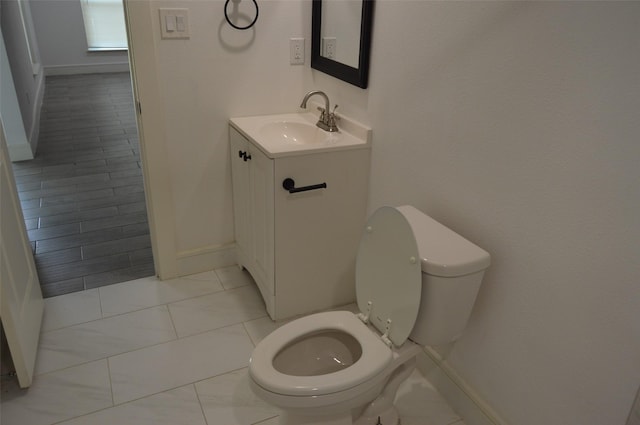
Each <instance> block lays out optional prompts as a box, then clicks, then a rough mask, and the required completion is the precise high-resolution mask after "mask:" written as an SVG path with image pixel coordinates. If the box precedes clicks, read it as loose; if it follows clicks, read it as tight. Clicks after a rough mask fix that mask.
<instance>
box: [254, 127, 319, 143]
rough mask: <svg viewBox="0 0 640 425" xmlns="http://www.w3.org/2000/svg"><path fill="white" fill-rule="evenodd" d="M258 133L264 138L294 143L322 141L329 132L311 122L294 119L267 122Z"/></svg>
mask: <svg viewBox="0 0 640 425" xmlns="http://www.w3.org/2000/svg"><path fill="white" fill-rule="evenodd" d="M260 133H261V134H262V135H263V136H264V137H265V138H268V139H272V140H274V141H275V140H280V141H281V142H282V143H292V144H294V145H306V144H315V143H324V142H326V141H327V139H328V138H329V135H330V134H331V133H329V132H326V131H324V130H322V129H321V128H319V127H318V126H315V125H313V124H307V123H302V122H294V121H280V122H269V123H267V124H265V125H263V126H262V127H261V128H260Z"/></svg>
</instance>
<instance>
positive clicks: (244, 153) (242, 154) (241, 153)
mask: <svg viewBox="0 0 640 425" xmlns="http://www.w3.org/2000/svg"><path fill="white" fill-rule="evenodd" d="M238 157H240V158H242V160H243V161H244V162H247V161H249V160H250V159H251V154H247V151H238Z"/></svg>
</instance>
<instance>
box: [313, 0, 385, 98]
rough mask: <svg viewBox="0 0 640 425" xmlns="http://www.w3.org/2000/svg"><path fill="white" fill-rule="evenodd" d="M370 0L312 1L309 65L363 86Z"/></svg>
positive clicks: (367, 50)
mask: <svg viewBox="0 0 640 425" xmlns="http://www.w3.org/2000/svg"><path fill="white" fill-rule="evenodd" d="M373 3H374V0H313V11H312V22H311V23H312V25H311V32H312V34H311V68H314V69H317V70H318V71H322V72H324V73H326V74H329V75H332V76H334V77H336V78H339V79H341V80H343V81H346V82H348V83H351V84H353V85H356V86H358V87H362V88H363V89H364V88H367V85H368V79H369V54H370V48H371V27H372V24H373Z"/></svg>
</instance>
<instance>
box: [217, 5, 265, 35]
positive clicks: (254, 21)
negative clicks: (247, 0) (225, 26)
mask: <svg viewBox="0 0 640 425" xmlns="http://www.w3.org/2000/svg"><path fill="white" fill-rule="evenodd" d="M230 1H233V2H234V3H235V2H236V1H238V0H227V1H226V2H225V3H224V17H225V18H226V19H227V22H228V23H229V25H231V26H232V27H234V28H235V29H237V30H248V29H249V28H251V27H252V26H253V25H254V24H255V23H256V21H257V20H258V14H259V13H260V9H259V8H258V3H257V2H256V0H251V1H252V2H253V4H254V6H255V7H256V17H255V18H253V21H251V23H250V24H249V25H247V26H246V27H240V26H238V25H236V24H234V23H233V22H231V19H229V14H228V13H227V7H229V2H230Z"/></svg>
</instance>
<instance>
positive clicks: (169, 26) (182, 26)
mask: <svg viewBox="0 0 640 425" xmlns="http://www.w3.org/2000/svg"><path fill="white" fill-rule="evenodd" d="M158 12H159V13H160V37H161V38H162V39H183V40H184V39H188V38H191V35H190V34H189V9H176V8H161V9H158Z"/></svg>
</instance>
